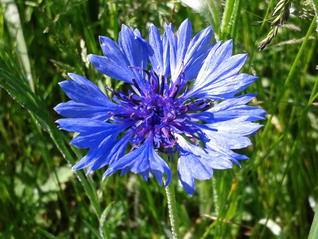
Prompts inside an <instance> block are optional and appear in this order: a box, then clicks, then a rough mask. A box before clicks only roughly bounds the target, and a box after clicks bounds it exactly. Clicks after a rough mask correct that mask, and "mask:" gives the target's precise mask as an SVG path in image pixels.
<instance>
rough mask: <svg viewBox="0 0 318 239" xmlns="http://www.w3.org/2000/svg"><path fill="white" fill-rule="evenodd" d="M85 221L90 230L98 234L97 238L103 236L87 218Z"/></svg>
mask: <svg viewBox="0 0 318 239" xmlns="http://www.w3.org/2000/svg"><path fill="white" fill-rule="evenodd" d="M83 222H84V223H85V225H86V226H87V227H88V228H89V230H91V232H92V233H93V234H94V235H95V236H96V238H98V239H100V238H101V237H100V235H99V233H98V230H97V229H96V228H95V227H94V226H93V225H91V224H89V223H88V222H87V221H86V220H83Z"/></svg>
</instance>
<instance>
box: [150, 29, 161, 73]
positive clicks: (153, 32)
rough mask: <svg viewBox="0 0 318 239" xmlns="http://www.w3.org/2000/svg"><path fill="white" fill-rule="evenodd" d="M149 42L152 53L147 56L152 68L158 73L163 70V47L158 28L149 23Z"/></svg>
mask: <svg viewBox="0 0 318 239" xmlns="http://www.w3.org/2000/svg"><path fill="white" fill-rule="evenodd" d="M149 44H150V46H151V47H152V49H153V51H154V54H153V56H151V57H150V58H149V61H150V64H151V66H152V68H153V70H154V71H155V72H156V73H157V74H158V75H160V73H161V74H162V72H163V47H162V41H161V39H160V34H159V31H158V29H157V28H156V27H155V26H154V25H153V24H151V25H150V27H149Z"/></svg>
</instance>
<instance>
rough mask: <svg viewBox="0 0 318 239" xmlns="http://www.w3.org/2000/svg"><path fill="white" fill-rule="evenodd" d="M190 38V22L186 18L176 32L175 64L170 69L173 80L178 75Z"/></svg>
mask: <svg viewBox="0 0 318 239" xmlns="http://www.w3.org/2000/svg"><path fill="white" fill-rule="evenodd" d="M191 39H192V28H191V23H190V21H189V20H188V19H186V20H184V21H183V22H182V23H181V25H180V27H179V29H178V32H177V52H176V53H177V56H176V57H177V59H176V65H175V67H174V68H172V69H171V75H172V76H171V79H172V80H175V79H177V77H178V76H179V72H180V70H181V66H182V61H184V60H185V56H186V53H187V50H188V46H189V44H190V41H191Z"/></svg>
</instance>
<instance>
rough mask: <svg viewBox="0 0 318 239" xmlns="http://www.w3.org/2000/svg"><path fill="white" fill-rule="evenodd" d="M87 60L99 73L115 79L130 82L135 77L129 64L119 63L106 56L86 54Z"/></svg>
mask: <svg viewBox="0 0 318 239" xmlns="http://www.w3.org/2000/svg"><path fill="white" fill-rule="evenodd" d="M87 57H88V59H89V61H90V62H91V63H92V64H93V66H94V67H95V68H96V70H98V71H99V72H100V73H102V74H105V75H107V76H109V77H112V78H114V79H116V80H120V81H123V82H127V83H129V84H132V83H133V82H132V79H133V78H135V75H134V73H133V72H132V70H131V69H130V68H129V65H119V64H118V63H117V62H116V61H113V60H112V59H111V58H108V57H106V56H104V57H103V56H96V55H92V54H91V55H88V56H87Z"/></svg>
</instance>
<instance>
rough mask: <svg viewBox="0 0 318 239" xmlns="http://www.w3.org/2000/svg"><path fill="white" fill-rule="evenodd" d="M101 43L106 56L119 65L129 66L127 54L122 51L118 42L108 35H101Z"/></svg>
mask: <svg viewBox="0 0 318 239" xmlns="http://www.w3.org/2000/svg"><path fill="white" fill-rule="evenodd" d="M99 44H100V46H101V48H102V51H103V54H104V56H106V57H107V58H108V59H111V61H113V62H114V63H116V64H117V65H119V66H121V67H123V68H128V66H129V65H130V64H129V61H128V60H127V58H126V56H125V55H124V54H123V53H122V51H121V50H120V47H119V46H118V44H117V43H116V42H114V41H113V40H111V39H109V38H108V37H103V36H100V37H99Z"/></svg>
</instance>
